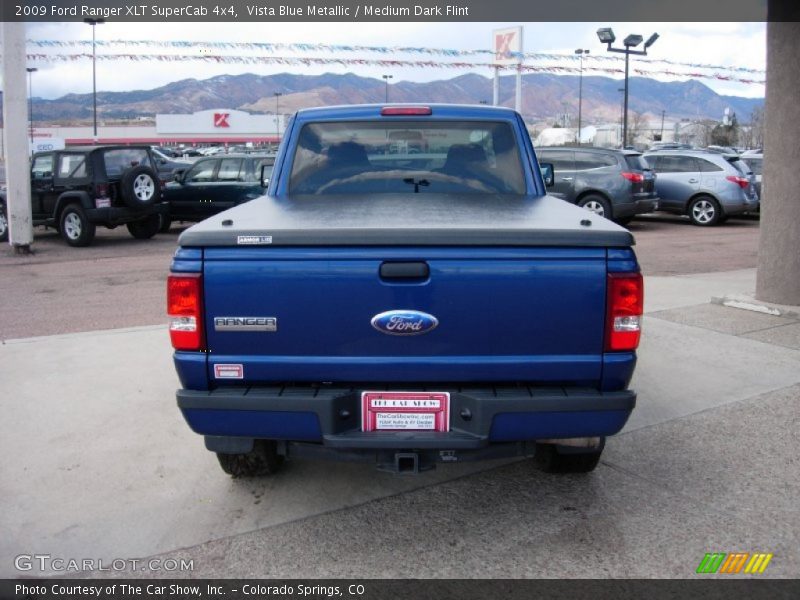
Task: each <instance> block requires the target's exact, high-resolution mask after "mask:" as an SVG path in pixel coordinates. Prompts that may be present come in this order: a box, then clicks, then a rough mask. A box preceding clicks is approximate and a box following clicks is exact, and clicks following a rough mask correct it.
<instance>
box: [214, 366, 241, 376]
mask: <svg viewBox="0 0 800 600" xmlns="http://www.w3.org/2000/svg"><path fill="white" fill-rule="evenodd" d="M214 377H216V378H217V379H244V365H214Z"/></svg>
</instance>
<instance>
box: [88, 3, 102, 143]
mask: <svg viewBox="0 0 800 600" xmlns="http://www.w3.org/2000/svg"><path fill="white" fill-rule="evenodd" d="M83 22H84V23H86V24H87V25H91V26H92V115H93V121H94V141H95V142H96V141H97V52H96V37H95V29H96V26H97V25H102V24H103V23H105V22H106V21H105V19H89V18H86V19H84V20H83Z"/></svg>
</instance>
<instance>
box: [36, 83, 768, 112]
mask: <svg viewBox="0 0 800 600" xmlns="http://www.w3.org/2000/svg"><path fill="white" fill-rule="evenodd" d="M514 79H515V78H514V77H513V76H503V77H501V78H500V94H499V97H500V103H501V104H502V105H505V106H513V105H514V90H515V81H514ZM578 84H579V81H578V76H577V75H552V74H547V73H532V74H527V75H524V76H523V84H522V85H523V88H522V89H523V93H522V95H523V105H522V113H523V115H524V116H525V119H526V120H527V121H528V122H531V123H537V122H547V121H551V122H552V121H555V120H556V119H557V116H558V115H561V114H563V113H568V114H571V115H572V117H573V119H574V118H575V115H577V111H578ZM622 86H623V82H622V81H620V80H617V79H611V78H608V77H598V76H584V77H583V102H582V114H583V120H584V121H583V122H584V124H599V123H602V122H608V121H612V122H613V121H617V120H618V119H619V115H620V106H621V100H622V94H621V93H620V91H619V90H620V89H621V88H622ZM276 92H278V93H280V94H281V96H280V98H279V112H281V113H282V114H288V113H293V112H294V111H296V110H297V109H299V108H304V107H309V106H321V105H335V104H361V103H375V102H383V101H384V99H385V95H386V86H385V83H384V81H382V80H380V79H372V78H368V77H360V76H358V75H354V74H344V75H340V74H332V73H326V74H324V75H296V74H290V73H280V74H277V75H265V76H261V75H254V74H251V73H247V74H243V75H219V76H216V77H212V78H210V79H203V80H197V79H183V80H181V81H176V82H173V83H170V84H167V85H164V86H162V87H158V88H155V89H152V90H136V91H130V92H98V94H97V107H98V116H99V118H100V119H135V118H140V117H145V118H153V117H154V115H155V114H156V113H191V112H195V111H198V110H206V109H213V108H227V109H239V110H245V111H249V112H254V113H274V112H275V107H276V96H275V95H274V94H275V93H276ZM388 94H389V101H390V102H430V103H438V102H443V103H465V104H477V103H479V102H487V103H491V101H492V80H491V79H490V78H488V77H484V76H482V75H477V74H466V75H460V76H458V77H454V78H451V79H446V80H439V81H431V82H426V83H414V82H408V81H400V82H397V83H394V84H391V85H390V86H389V92H388ZM33 104H34V106H33V110H34V113H35V118H36V121H38V122H41V121H50V122H63V121H76V120H77V121H80V120H87V119H91V115H92V95H91V94H67V95H66V96H62V97H61V98H57V99H54V100H46V99H41V98H34V100H33ZM763 104H764V99H763V98H744V97H739V96H721V95H719V94H717V93H716V92H714V91H713V90H711V89H710V88H709V87H708V86H706V85H704V84H703V83H700V82H698V81H696V80H690V81H686V82H661V81H656V80H654V79H648V78H644V77H632V78H630V80H629V107H630V110H631V111H632V112H639V113H642V114H645V115H649V116H651V117H653V118H655V117H658V118H660V117H661V114H662V111H664V112H665V113H666V115H668V118H669V119H672V120H674V119H681V118H685V119H704V118H709V119H714V120H721V119H722V115H723V111H724V110H725V109H726V108H730V109H731V110H732V111H733V112H735V113H736V114H737V115H738V118H739V121H740V122H749V120H750V115H751V113H752V111H753V109H755V108H757V107H760V106H763Z"/></svg>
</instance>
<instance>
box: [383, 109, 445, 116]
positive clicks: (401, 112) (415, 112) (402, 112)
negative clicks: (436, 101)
mask: <svg viewBox="0 0 800 600" xmlns="http://www.w3.org/2000/svg"><path fill="white" fill-rule="evenodd" d="M430 114H433V111H432V110H431V107H430V106H385V107H383V108H382V109H381V116H382V117H407V116H420V115H430Z"/></svg>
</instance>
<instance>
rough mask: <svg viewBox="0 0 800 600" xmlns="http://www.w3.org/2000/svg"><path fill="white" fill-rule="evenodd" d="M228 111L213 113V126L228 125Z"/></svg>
mask: <svg viewBox="0 0 800 600" xmlns="http://www.w3.org/2000/svg"><path fill="white" fill-rule="evenodd" d="M230 116H231V115H230V113H214V127H230V123H228V117H230Z"/></svg>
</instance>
